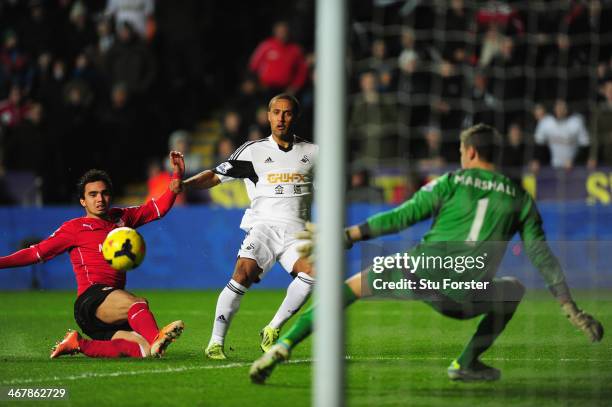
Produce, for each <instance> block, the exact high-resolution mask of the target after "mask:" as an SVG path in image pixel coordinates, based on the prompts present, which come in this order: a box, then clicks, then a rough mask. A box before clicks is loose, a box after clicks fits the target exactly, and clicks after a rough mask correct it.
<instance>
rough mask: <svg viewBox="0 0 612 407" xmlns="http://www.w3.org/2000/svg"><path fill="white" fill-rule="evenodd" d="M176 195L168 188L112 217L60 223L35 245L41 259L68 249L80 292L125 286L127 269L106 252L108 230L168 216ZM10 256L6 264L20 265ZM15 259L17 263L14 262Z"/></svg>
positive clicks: (36, 252)
mask: <svg viewBox="0 0 612 407" xmlns="http://www.w3.org/2000/svg"><path fill="white" fill-rule="evenodd" d="M175 198H176V195H175V194H174V193H173V192H171V191H170V190H168V191H166V193H165V194H163V195H162V196H161V197H160V198H159V199H158V200H155V199H152V200H150V201H148V202H147V203H146V204H144V205H142V206H134V207H130V208H112V209H111V210H110V211H109V219H110V221H108V220H103V219H97V218H87V217H82V218H76V219H71V220H69V221H67V222H65V223H64V224H62V226H60V227H59V228H58V229H57V230H56V231H55V232H54V233H53V234H52V235H51V236H49V237H48V238H47V239H45V240H43V241H42V242H40V243H38V244H36V245H34V246H32V247H31V248H30V249H26V250H33V251H34V252H35V254H36V256H37V257H38V260H39V261H47V260H50V259H52V258H54V257H55V256H57V255H58V254H61V253H64V252H65V251H68V253H69V255H70V262H71V263H72V268H73V270H74V274H75V276H76V280H77V295H81V294H82V293H83V292H84V291H85V290H87V288H89V287H90V286H91V285H93V284H105V285H109V286H112V287H116V288H124V287H125V272H122V271H117V270H115V269H113V268H112V267H111V266H110V265H109V264H108V263H107V262H106V260H104V257H103V256H102V243H103V242H104V239H105V238H106V235H108V233H109V232H110V231H111V230H113V229H115V228H118V227H122V226H128V227H131V228H137V227H139V226H142V225H144V224H146V223H149V222H151V221H154V220H157V219H159V218H161V217H162V216H164V215H165V214H166V213H167V212H168V211H169V210H170V208H171V207H172V204H173V203H174V200H175ZM11 257H12V256H7V257H6V258H3V259H4V260H6V264H3V265H4V266H8V267H10V266H18V265H23V264H18V263H19V261H14V262H11V261H10V258H11ZM10 263H13V264H10Z"/></svg>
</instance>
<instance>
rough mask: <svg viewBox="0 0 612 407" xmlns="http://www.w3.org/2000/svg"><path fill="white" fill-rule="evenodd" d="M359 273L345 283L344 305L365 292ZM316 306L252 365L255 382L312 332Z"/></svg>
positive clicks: (266, 375)
mask: <svg viewBox="0 0 612 407" xmlns="http://www.w3.org/2000/svg"><path fill="white" fill-rule="evenodd" d="M364 274H365V272H362V273H357V274H355V275H354V276H352V277H351V278H349V279H348V280H346V282H345V283H344V286H343V296H344V306H345V307H346V306H349V305H350V304H352V303H353V302H355V301H356V300H358V299H359V298H361V296H362V295H364V294H365V293H364V292H363V290H362V288H364V287H363V286H362V275H364ZM365 288H366V289H367V287H365ZM313 319H314V306H311V307H309V308H308V309H307V310H305V311H304V312H303V313H302V314H301V315H300V316H299V318H298V319H297V320H296V321H295V323H294V324H293V325H292V326H291V328H289V330H288V331H287V332H286V333H285V334H284V335H283V336H281V337H280V339H279V340H278V342H277V343H276V344H275V345H274V346H272V347H271V348H270V350H269V351H267V352H266V353H265V354H264V355H263V356H262V357H260V358H259V359H257V360H256V361H255V362H253V364H252V365H251V370H250V371H249V376H250V377H251V381H253V382H254V383H264V382H265V381H266V379H267V378H268V376H270V374H271V373H272V370H274V367H276V365H278V364H279V363H282V362H284V361H286V360H287V359H289V355H290V351H291V349H293V348H294V347H295V346H297V345H298V344H299V343H300V342H302V341H303V340H304V339H306V338H307V337H308V336H309V335H310V334H311V333H312V326H313Z"/></svg>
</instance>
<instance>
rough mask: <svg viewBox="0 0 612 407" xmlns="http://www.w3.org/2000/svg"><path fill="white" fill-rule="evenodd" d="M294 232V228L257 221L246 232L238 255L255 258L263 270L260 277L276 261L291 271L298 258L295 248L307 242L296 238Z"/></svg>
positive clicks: (288, 271)
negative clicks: (288, 228) (289, 228)
mask: <svg viewBox="0 0 612 407" xmlns="http://www.w3.org/2000/svg"><path fill="white" fill-rule="evenodd" d="M295 233H296V232H295V230H291V231H289V230H287V229H286V228H284V227H282V226H271V225H265V224H262V223H257V224H255V226H253V227H252V228H251V229H250V230H249V231H248V232H247V234H246V236H245V238H244V240H243V241H242V245H240V250H238V257H246V258H248V259H253V260H255V261H256V262H257V265H258V266H259V267H260V268H261V269H262V270H263V272H262V273H261V276H260V277H263V276H264V275H265V274H266V273H267V272H268V271H270V269H271V268H272V266H274V263H276V262H279V263H280V265H281V266H282V267H283V268H284V269H285V271H287V273H291V272H292V271H293V265H294V264H295V262H296V261H297V260H298V259H299V258H300V255H299V254H298V251H297V248H298V247H299V246H301V245H303V244H304V243H306V242H307V241H306V240H301V239H297V238H296V237H295Z"/></svg>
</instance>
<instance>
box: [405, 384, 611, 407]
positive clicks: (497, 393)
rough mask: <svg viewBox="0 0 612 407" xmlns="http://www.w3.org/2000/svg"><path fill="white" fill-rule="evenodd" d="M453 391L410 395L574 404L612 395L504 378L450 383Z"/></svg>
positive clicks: (420, 391)
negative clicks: (562, 399) (532, 399)
mask: <svg viewBox="0 0 612 407" xmlns="http://www.w3.org/2000/svg"><path fill="white" fill-rule="evenodd" d="M449 385H451V386H452V387H451V388H428V389H411V390H408V394H412V395H415V396H424V397H432V396H434V397H441V398H449V399H456V398H457V397H468V396H469V397H477V398H487V399H490V398H491V397H495V398H498V399H499V400H500V401H503V400H504V399H509V400H516V399H517V398H519V399H520V398H521V397H522V398H523V399H529V398H536V397H538V398H541V397H546V398H549V399H551V400H552V399H558V398H559V397H563V398H565V399H568V400H570V399H571V400H572V401H576V402H578V401H580V402H586V401H602V400H604V399H608V400H609V398H610V396H612V390H611V389H607V388H604V387H602V388H601V391H600V392H595V393H594V392H593V389H592V388H588V389H585V388H580V387H578V385H576V387H568V386H565V385H560V384H559V385H557V386H543V385H542V383H541V382H537V383H534V385H533V386H527V385H525V383H524V382H518V381H514V382H512V383H508V381H506V382H504V379H503V378H502V379H501V380H500V381H496V382H459V381H457V382H449Z"/></svg>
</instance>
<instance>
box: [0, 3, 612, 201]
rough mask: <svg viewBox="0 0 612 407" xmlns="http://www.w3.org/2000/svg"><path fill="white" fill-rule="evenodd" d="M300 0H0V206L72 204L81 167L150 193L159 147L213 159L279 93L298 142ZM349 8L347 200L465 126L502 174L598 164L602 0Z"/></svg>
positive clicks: (307, 44)
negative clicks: (293, 119)
mask: <svg viewBox="0 0 612 407" xmlns="http://www.w3.org/2000/svg"><path fill="white" fill-rule="evenodd" d="M314 3H315V2H314V0H296V1H292V2H281V1H268V2H265V3H261V2H240V4H239V5H237V4H234V3H231V2H214V1H200V0H173V1H153V0H89V1H80V0H23V1H19V0H0V36H1V37H0V153H1V154H0V203H4V204H6V203H26V201H28V200H27V199H22V198H20V196H21V197H24V196H26V197H27V196H29V195H28V194H29V190H30V189H33V190H34V191H37V193H36V194H35V196H36V198H32V199H29V201H28V202H27V203H32V202H31V201H35V202H34V203H45V204H57V203H69V202H73V200H74V191H73V185H74V183H75V181H76V179H77V178H78V177H79V176H80V175H81V174H82V173H83V172H84V171H85V170H86V169H88V168H92V167H98V168H104V169H106V170H108V171H109V173H110V174H111V175H112V177H113V179H114V180H115V184H116V189H117V193H118V194H119V195H139V194H146V193H147V192H148V194H149V195H150V196H155V195H156V194H158V193H159V191H160V190H163V188H164V187H165V185H166V183H167V178H168V173H167V170H168V168H167V167H166V161H165V159H164V157H165V155H166V154H167V152H168V151H169V150H170V149H178V150H181V151H183V152H184V153H185V155H186V161H187V169H188V172H189V174H193V173H196V172H198V171H201V170H203V169H205V168H210V167H212V166H214V165H215V164H216V163H217V162H219V161H221V160H223V159H224V158H226V157H227V156H229V154H231V153H232V152H233V151H234V149H236V148H237V147H238V146H240V145H241V144H242V143H244V142H245V141H247V140H255V139H259V138H262V137H267V136H268V135H269V128H268V123H267V115H266V113H267V101H268V100H269V98H270V97H271V96H273V95H274V94H277V93H280V92H289V93H291V94H295V95H296V96H297V97H298V98H299V99H300V101H301V103H302V110H303V114H302V117H301V120H300V121H299V124H298V126H297V128H296V134H298V135H300V136H301V137H303V138H306V139H309V140H312V138H313V135H312V128H313V123H312V119H313V117H312V116H313V103H314V100H313V99H314V94H313V86H314V82H315V81H316V75H315V72H314V64H315V56H314V52H313V50H314ZM348 3H349V4H350V24H349V27H348V29H349V39H350V44H349V52H350V58H349V59H348V61H349V63H348V74H349V90H350V94H349V102H350V103H349V105H348V123H347V128H348V141H349V142H348V145H347V149H348V156H349V159H350V162H349V174H348V184H349V187H350V191H349V195H348V198H349V200H352V201H362V200H366V201H368V202H382V201H393V202H395V201H401V200H402V199H405V198H407V197H409V196H410V194H411V193H412V191H414V189H415V188H416V187H418V185H420V184H422V183H423V182H424V180H426V179H428V177H430V176H432V175H436V174H439V173H441V172H442V171H445V170H447V169H449V168H456V166H457V163H458V159H459V153H458V143H457V140H458V133H459V131H460V130H461V129H462V128H465V127H468V126H470V125H472V124H475V123H478V122H484V123H488V124H491V125H494V126H495V127H496V128H497V129H499V131H500V132H501V133H502V134H503V136H504V140H505V146H504V154H503V156H502V159H501V162H500V163H499V164H501V165H502V167H503V168H504V170H505V171H507V172H508V173H509V174H510V175H511V176H512V177H515V178H517V179H520V177H521V176H522V174H523V173H525V172H530V173H535V174H537V173H538V172H539V171H541V169H543V168H549V167H552V168H555V169H558V170H560V171H561V170H562V171H572V169H573V168H575V167H586V168H588V169H591V170H592V169H596V168H598V167H605V166H612V23H611V21H612V1H610V0H558V1H543V0H536V1H485V0H483V1H467V0H434V1H419V0H358V1H350V2H348ZM325 137H333V135H326V136H325ZM380 174H392V175H393V176H400V177H401V179H402V180H403V181H402V182H403V183H404V184H405V185H404V186H403V188H400V189H399V190H398V193H397V196H392V197H389V196H384V195H383V194H382V192H381V189H380V188H379V186H377V185H376V183H375V182H374V181H373V180H374V179H375V178H376V177H378V176H379V175H380ZM147 180H148V181H147ZM2 182H3V183H4V186H3V187H2V185H1V183H2ZM143 191H144V192H143ZM207 199H210V197H208V196H207V195H205V194H197V195H194V196H188V197H187V201H206V200H207Z"/></svg>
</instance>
